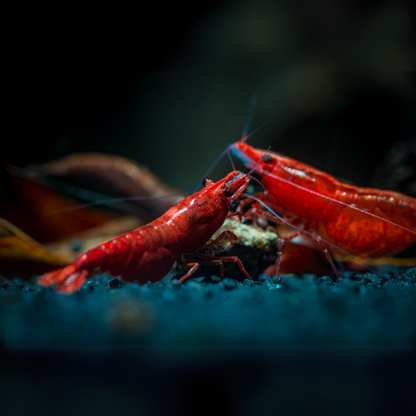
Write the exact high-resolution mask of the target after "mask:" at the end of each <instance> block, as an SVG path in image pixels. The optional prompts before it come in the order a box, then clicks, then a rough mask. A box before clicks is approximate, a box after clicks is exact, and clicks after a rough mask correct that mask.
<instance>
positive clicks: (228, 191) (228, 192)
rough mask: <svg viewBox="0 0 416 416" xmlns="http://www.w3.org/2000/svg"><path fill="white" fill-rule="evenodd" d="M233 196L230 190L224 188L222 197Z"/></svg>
mask: <svg viewBox="0 0 416 416" xmlns="http://www.w3.org/2000/svg"><path fill="white" fill-rule="evenodd" d="M233 194H234V191H233V190H232V189H231V188H225V189H224V195H225V196H228V197H229V196H233Z"/></svg>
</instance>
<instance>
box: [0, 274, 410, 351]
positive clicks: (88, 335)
mask: <svg viewBox="0 0 416 416" xmlns="http://www.w3.org/2000/svg"><path fill="white" fill-rule="evenodd" d="M260 280H261V281H259V282H250V281H248V280H246V281H244V282H241V283H236V282H235V281H234V280H231V279H225V280H224V281H223V282H218V283H207V282H197V281H192V280H190V281H188V282H187V283H185V284H183V285H181V284H179V283H178V282H177V281H171V282H168V283H167V284H165V283H162V282H158V283H156V284H151V283H147V284H145V285H143V286H140V285H139V284H137V283H129V284H124V283H123V282H121V281H120V280H117V279H113V278H111V277H110V276H108V275H100V276H98V277H96V278H95V279H93V280H91V281H88V282H87V283H86V284H85V285H84V286H83V288H82V289H81V291H80V292H78V293H75V294H73V295H71V296H65V295H61V294H57V293H55V292H54V291H53V289H52V288H45V287H41V286H38V285H36V284H35V283H34V282H32V284H30V283H21V282H19V281H17V280H16V281H14V282H13V283H12V284H10V283H1V284H0V337H1V341H0V342H1V344H3V345H4V346H13V347H17V346H31V347H34V346H85V345H91V346H105V345H107V346H108V345H116V346H123V345H134V346H233V345H234V346H237V345H239V346H241V345H244V346H411V345H414V344H415V341H416V319H415V317H416V286H415V283H416V269H410V270H407V271H397V270H396V271H395V272H385V273H384V274H380V275H374V274H363V275H357V274H355V275H353V274H349V275H347V276H346V277H345V278H344V279H342V281H341V282H340V283H333V282H332V280H331V279H330V278H329V277H324V278H321V279H319V280H318V279H317V278H316V276H314V275H304V276H303V277H302V278H299V277H295V276H283V277H282V278H274V279H270V278H269V277H266V276H262V277H261V279H260Z"/></svg>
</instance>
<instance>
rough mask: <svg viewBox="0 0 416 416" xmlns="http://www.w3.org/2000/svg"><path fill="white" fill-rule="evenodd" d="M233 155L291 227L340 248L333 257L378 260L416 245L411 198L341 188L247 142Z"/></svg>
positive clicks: (320, 174)
mask: <svg viewBox="0 0 416 416" xmlns="http://www.w3.org/2000/svg"><path fill="white" fill-rule="evenodd" d="M232 150H233V153H234V154H236V155H237V156H238V157H239V158H240V159H242V160H243V161H244V162H245V163H246V164H247V166H249V167H253V166H256V167H255V171H256V172H257V173H258V174H259V175H260V176H261V177H262V183H263V185H264V187H265V189H266V190H267V195H268V200H269V201H270V203H271V204H272V206H273V207H274V208H275V209H276V210H277V211H278V212H279V213H280V214H282V216H283V217H284V218H285V219H287V221H288V223H290V224H292V225H293V226H295V227H297V228H298V229H301V230H304V231H306V232H307V233H309V234H311V235H312V236H313V237H314V238H315V239H316V240H317V241H318V242H319V243H320V244H321V246H323V247H324V243H323V241H326V242H328V243H330V244H331V245H332V246H333V247H336V248H335V249H332V250H331V249H330V251H335V252H336V251H337V249H338V252H343V254H344V255H345V253H348V254H350V255H353V256H356V257H362V258H365V257H368V258H378V257H382V256H385V255H387V254H389V253H397V252H400V251H402V250H404V249H405V248H407V247H409V246H410V245H411V244H412V243H414V242H415V241H416V232H415V231H414V230H416V200H415V199H414V198H412V197H409V196H406V195H403V194H400V193H398V192H393V191H384V190H379V189H371V188H360V187H357V186H351V185H346V184H343V183H340V182H338V181H337V180H336V179H335V178H334V177H332V176H331V175H329V174H326V173H324V172H322V171H319V170H317V169H315V168H313V167H311V166H308V165H306V164H304V163H301V162H298V161H296V160H293V159H290V158H288V157H285V156H282V155H280V154H277V153H273V152H268V153H267V154H266V155H265V152H264V150H259V149H254V148H253V147H251V146H249V145H248V144H247V143H245V137H243V139H242V140H240V141H239V142H237V143H234V144H233V145H232ZM336 273H337V272H336ZM337 274H338V273H337Z"/></svg>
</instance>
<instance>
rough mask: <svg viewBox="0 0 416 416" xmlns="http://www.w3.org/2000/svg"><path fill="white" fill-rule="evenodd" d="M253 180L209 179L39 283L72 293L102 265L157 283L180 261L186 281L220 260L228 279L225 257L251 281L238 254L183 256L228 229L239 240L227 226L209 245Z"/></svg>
mask: <svg viewBox="0 0 416 416" xmlns="http://www.w3.org/2000/svg"><path fill="white" fill-rule="evenodd" d="M248 181H249V174H242V173H240V172H238V171H233V172H231V173H229V174H228V175H227V176H226V177H225V178H224V179H222V180H220V181H218V182H216V183H214V182H213V181H211V180H210V179H208V178H205V179H204V180H203V185H204V188H203V189H201V190H200V191H199V192H196V193H194V194H193V195H191V196H188V197H187V198H184V199H183V200H182V201H180V202H179V203H177V204H176V205H175V206H173V207H172V208H170V209H169V210H168V211H166V213H165V214H163V215H162V216H161V217H159V218H157V219H156V220H154V221H152V222H150V223H149V224H147V225H144V226H142V227H139V228H136V229H135V230H132V231H129V232H126V233H124V234H121V235H120V236H118V237H115V238H113V239H112V240H109V241H107V242H106V243H103V244H101V245H99V246H97V247H95V248H93V249H91V250H89V251H87V252H86V253H84V254H82V255H81V256H80V257H78V258H77V259H76V260H75V261H74V262H73V263H72V264H70V265H69V266H67V267H64V268H62V269H59V270H55V271H53V272H50V273H47V274H45V275H43V276H42V277H41V278H40V279H39V280H38V283H40V284H42V285H46V286H50V285H56V290H57V291H58V292H61V293H65V294H70V293H72V292H75V291H77V290H79V289H80V288H81V286H82V284H83V283H84V281H85V279H86V278H87V277H88V276H89V275H90V274H91V273H92V272H93V271H94V270H97V269H98V270H99V271H101V272H108V273H109V274H111V275H113V276H121V278H122V279H123V280H124V281H127V282H131V281H134V280H137V281H138V282H139V283H146V282H147V281H150V282H157V281H159V280H160V279H162V278H163V277H164V276H165V275H166V274H167V273H168V272H169V271H170V269H171V268H172V266H173V264H174V263H175V261H178V263H180V264H186V265H187V266H188V267H189V268H190V270H189V271H188V272H187V273H186V274H185V275H184V276H183V277H182V278H181V279H180V281H181V282H183V281H184V280H186V279H187V278H188V277H189V276H190V275H191V274H192V273H193V272H195V270H196V269H197V268H198V266H199V264H213V265H219V266H220V268H221V269H220V270H221V277H222V278H223V275H224V269H223V262H236V263H237V264H238V266H239V268H240V269H241V271H242V272H243V273H244V274H245V275H246V277H247V278H248V279H250V280H252V279H251V277H250V275H249V274H248V273H247V271H246V270H245V269H244V266H243V264H242V263H241V261H240V260H239V259H238V258H236V257H213V256H207V255H204V254H200V253H196V254H197V256H198V257H200V258H201V260H200V261H198V262H195V259H194V260H193V262H190V263H186V262H184V261H183V259H182V257H183V258H184V259H185V260H187V254H189V253H195V252H196V250H198V249H199V248H201V247H203V246H208V245H212V244H215V243H216V242H217V241H219V240H220V239H221V238H223V237H224V236H225V235H227V234H228V235H229V236H230V237H231V238H232V240H233V241H234V242H235V241H237V240H238V238H237V236H236V235H235V234H233V233H232V232H231V231H224V232H222V233H221V234H220V235H219V236H218V237H217V238H216V239H215V240H214V241H211V242H209V243H208V244H207V242H208V241H209V240H210V238H211V237H212V236H213V235H214V233H215V232H216V231H217V230H218V229H219V228H220V227H221V226H222V224H223V223H224V221H225V219H226V218H228V217H230V216H234V215H236V213H229V208H230V206H231V204H232V203H233V202H234V201H235V200H236V199H238V198H239V197H240V196H241V194H242V192H243V191H244V189H245V188H246V187H247V185H248Z"/></svg>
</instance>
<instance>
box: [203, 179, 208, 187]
mask: <svg viewBox="0 0 416 416" xmlns="http://www.w3.org/2000/svg"><path fill="white" fill-rule="evenodd" d="M209 180H210V179H209V178H204V179H202V185H203V186H207V182H208V181H209Z"/></svg>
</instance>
